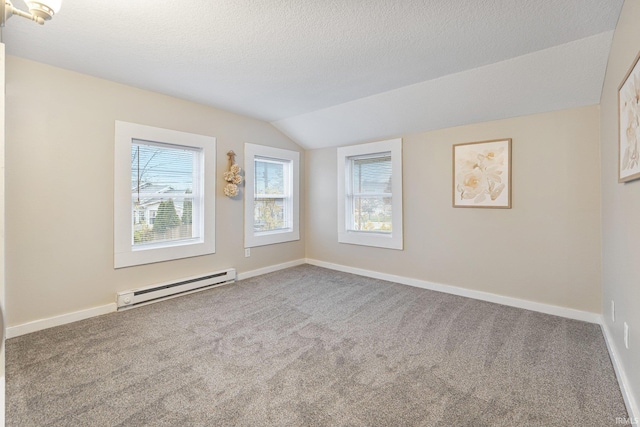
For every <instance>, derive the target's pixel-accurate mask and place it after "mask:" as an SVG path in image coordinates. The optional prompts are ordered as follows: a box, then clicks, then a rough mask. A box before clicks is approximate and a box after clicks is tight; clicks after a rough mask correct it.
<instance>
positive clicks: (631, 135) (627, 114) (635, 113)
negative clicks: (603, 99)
mask: <svg viewBox="0 0 640 427" xmlns="http://www.w3.org/2000/svg"><path fill="white" fill-rule="evenodd" d="M639 59H640V53H638V55H637V56H636V59H635V60H634V61H633V64H632V65H631V68H630V69H629V71H628V72H627V75H626V76H625V77H624V79H622V83H621V84H620V87H618V182H627V181H632V180H634V179H638V178H640V62H638V60H639Z"/></svg>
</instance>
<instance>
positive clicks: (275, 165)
mask: <svg viewBox="0 0 640 427" xmlns="http://www.w3.org/2000/svg"><path fill="white" fill-rule="evenodd" d="M244 155H245V179H246V187H245V189H246V191H245V220H244V221H245V232H244V245H245V248H251V247H255V246H263V245H271V244H274V243H283V242H290V241H293V240H299V239H300V226H299V222H300V219H299V205H300V201H299V179H300V177H299V176H300V166H299V162H300V153H298V152H297V151H290V150H283V149H280V148H273V147H268V146H264V145H256V144H245V146H244Z"/></svg>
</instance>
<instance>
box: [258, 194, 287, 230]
mask: <svg viewBox="0 0 640 427" xmlns="http://www.w3.org/2000/svg"><path fill="white" fill-rule="evenodd" d="M253 206H254V209H255V213H254V220H253V231H254V232H260V231H274V230H282V229H286V228H289V227H288V226H287V224H286V221H285V218H286V203H285V199H283V198H273V199H271V198H256V199H255V200H254V202H253Z"/></svg>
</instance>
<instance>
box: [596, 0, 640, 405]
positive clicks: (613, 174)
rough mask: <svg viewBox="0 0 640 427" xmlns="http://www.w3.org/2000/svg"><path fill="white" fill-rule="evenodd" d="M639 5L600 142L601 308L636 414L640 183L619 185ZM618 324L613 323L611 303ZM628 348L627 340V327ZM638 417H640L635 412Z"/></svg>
mask: <svg viewBox="0 0 640 427" xmlns="http://www.w3.org/2000/svg"><path fill="white" fill-rule="evenodd" d="M638 23H640V1H638V0H627V1H625V3H624V6H623V8H622V13H621V15H620V19H619V21H618V26H617V28H616V31H615V34H614V36H613V44H612V47H611V52H610V54H609V63H608V66H607V73H606V77H605V82H604V88H603V92H602V99H601V103H600V120H601V140H602V149H601V151H602V235H603V238H602V243H603V246H602V260H603V261H602V270H603V274H602V287H603V298H602V306H603V313H604V321H605V326H606V328H607V329H608V330H609V332H610V335H611V336H612V337H613V343H612V344H613V346H614V348H615V350H616V352H617V354H618V359H619V361H620V363H621V365H622V367H623V369H624V371H625V373H626V376H627V379H628V384H627V385H628V386H630V388H631V390H630V391H631V394H632V395H633V396H635V410H636V411H637V410H638V409H639V406H640V402H639V401H638V399H640V180H636V181H633V182H629V183H626V184H619V183H618V160H617V156H618V128H617V123H618V109H617V94H618V86H619V85H620V83H621V82H622V79H623V78H624V76H625V75H626V73H627V71H628V70H629V67H631V64H632V63H633V60H634V59H635V57H636V55H638V52H639V51H640V25H638ZM612 300H613V301H615V304H616V321H615V323H614V322H613V321H612V319H611V301H612ZM624 322H627V324H628V325H629V331H630V335H631V337H630V348H629V349H628V350H627V349H626V348H625V346H624V341H623V323H624ZM636 416H640V413H637V414H636Z"/></svg>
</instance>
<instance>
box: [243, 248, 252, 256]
mask: <svg viewBox="0 0 640 427" xmlns="http://www.w3.org/2000/svg"><path fill="white" fill-rule="evenodd" d="M250 256H251V248H244V257H245V258H249V257H250Z"/></svg>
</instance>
